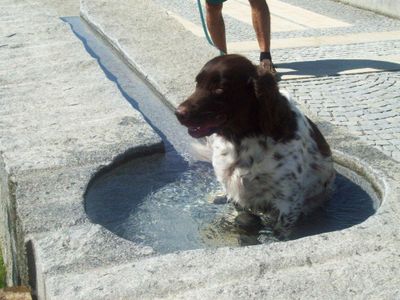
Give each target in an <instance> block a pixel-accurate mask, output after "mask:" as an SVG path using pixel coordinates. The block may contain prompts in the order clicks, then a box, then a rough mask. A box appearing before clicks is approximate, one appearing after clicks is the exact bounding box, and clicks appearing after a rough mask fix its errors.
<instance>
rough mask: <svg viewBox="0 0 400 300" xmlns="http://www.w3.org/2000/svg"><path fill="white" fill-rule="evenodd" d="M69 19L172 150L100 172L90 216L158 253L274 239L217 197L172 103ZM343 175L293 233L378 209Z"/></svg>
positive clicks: (355, 220)
mask: <svg viewBox="0 0 400 300" xmlns="http://www.w3.org/2000/svg"><path fill="white" fill-rule="evenodd" d="M62 19H63V21H65V22H67V23H68V24H70V25H71V28H72V30H73V32H74V33H75V34H76V36H77V37H78V38H79V39H80V40H81V41H82V43H83V44H84V46H85V48H86V50H87V51H88V52H89V53H90V54H91V55H92V56H93V57H94V58H96V59H97V61H98V63H99V65H100V66H101V68H102V70H103V71H104V73H105V74H106V76H107V77H108V78H109V79H110V80H111V81H113V82H114V83H115V84H116V85H117V87H118V89H119V90H120V92H121V94H122V95H123V96H124V97H125V99H126V100H127V101H128V102H129V103H130V104H131V105H132V107H133V108H135V109H136V110H138V111H140V112H141V113H142V114H143V116H144V118H145V119H146V121H147V122H148V123H149V124H150V125H151V126H152V127H153V129H154V130H155V131H156V132H157V133H158V134H159V135H160V136H161V138H162V139H163V141H164V144H165V146H166V153H165V154H156V155H151V156H148V157H144V158H141V159H136V160H133V161H131V162H128V163H126V164H124V165H122V166H120V167H118V168H115V169H113V170H110V171H109V172H108V173H106V174H104V175H102V176H99V178H97V179H96V180H95V181H94V182H93V184H91V186H90V188H89V189H88V191H87V192H86V195H85V209H86V213H87V214H88V216H89V218H90V220H91V221H92V222H94V223H98V224H101V225H102V226H104V227H105V228H107V229H108V230H110V231H112V232H113V233H115V234H117V235H119V236H121V237H123V238H125V239H128V240H131V241H133V242H135V243H139V244H143V245H147V246H151V247H152V248H153V249H154V250H155V251H157V252H158V253H168V252H173V251H178V250H189V249H198V248H206V247H218V246H240V245H252V244H257V243H260V241H262V242H264V243H269V242H274V241H275V239H274V238H273V237H272V236H271V234H270V232H269V231H268V230H265V231H262V232H257V233H256V234H254V233H248V232H243V231H240V230H239V229H237V228H236V226H235V224H234V222H233V215H234V211H233V209H232V207H231V206H230V205H229V204H228V205H216V204H213V203H211V201H209V200H210V199H212V198H213V195H215V194H216V193H217V192H218V190H219V184H218V183H217V182H216V180H215V176H214V174H213V171H212V168H211V166H210V165H209V164H206V163H200V162H195V161H194V160H193V159H191V156H190V154H189V153H190V143H191V141H190V138H189V137H188V135H187V132H186V129H185V128H183V127H182V126H180V125H179V124H178V122H177V121H176V119H175V116H174V114H173V113H172V111H171V110H170V109H169V107H168V106H167V105H166V104H165V103H164V102H163V101H161V99H160V97H159V96H158V95H157V93H155V92H154V91H153V90H152V89H151V88H150V87H149V86H148V85H147V84H146V83H145V81H144V80H143V79H142V77H141V76H140V75H138V74H136V73H135V72H134V71H132V70H131V69H130V68H129V67H128V66H127V65H126V64H125V63H124V62H123V61H122V59H121V58H120V56H119V55H118V54H117V53H116V52H115V51H114V50H113V49H112V48H111V47H110V46H109V45H108V44H107V43H106V42H105V41H104V40H103V39H102V38H101V37H99V36H98V35H97V34H96V33H95V32H94V31H93V30H92V29H91V28H90V27H89V26H88V25H87V24H86V23H85V22H84V21H83V20H82V19H81V18H80V17H68V18H62ZM340 173H341V174H338V176H337V180H336V182H335V185H336V188H335V191H334V194H333V196H332V198H331V199H330V200H329V201H328V202H327V204H326V205H325V206H324V207H323V208H321V209H320V210H318V211H316V212H315V213H314V214H313V215H312V216H311V217H310V218H307V219H306V220H305V221H303V222H302V223H301V224H300V225H299V227H298V230H297V232H296V233H295V234H294V235H293V238H299V237H303V236H307V235H313V234H318V233H322V232H329V231H335V230H341V229H344V228H347V227H350V226H353V225H355V224H359V223H361V222H363V221H364V220H366V219H367V218H368V217H369V216H371V215H372V214H374V213H375V210H376V207H377V201H375V199H374V197H372V198H371V195H370V194H369V193H367V192H365V191H364V189H363V188H361V186H360V185H359V184H356V183H354V182H353V181H352V180H350V179H349V178H348V174H352V172H351V171H346V170H344V169H343V168H342V171H340ZM343 174H346V175H343ZM350 178H351V179H353V180H354V176H350ZM358 180H361V181H362V179H358ZM363 186H368V183H365V182H364V183H363Z"/></svg>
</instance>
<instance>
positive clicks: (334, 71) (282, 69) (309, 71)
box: [278, 59, 400, 77]
mask: <svg viewBox="0 0 400 300" xmlns="http://www.w3.org/2000/svg"><path fill="white" fill-rule="evenodd" d="M278 68H279V70H278V71H279V74H280V76H282V77H283V76H316V77H320V76H327V75H339V74H343V73H365V72H371V71H398V70H400V64H398V63H392V62H388V61H379V60H368V59H324V60H313V61H300V62H289V63H280V64H278Z"/></svg>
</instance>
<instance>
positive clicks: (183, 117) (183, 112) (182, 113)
mask: <svg viewBox="0 0 400 300" xmlns="http://www.w3.org/2000/svg"><path fill="white" fill-rule="evenodd" d="M175 116H176V117H177V118H178V120H179V121H180V122H185V121H187V120H188V118H189V110H188V109H187V108H186V107H185V106H179V107H178V108H177V109H176V110H175Z"/></svg>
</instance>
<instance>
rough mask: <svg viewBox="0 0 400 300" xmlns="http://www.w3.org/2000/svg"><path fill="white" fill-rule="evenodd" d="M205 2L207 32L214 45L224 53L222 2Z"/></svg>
mask: <svg viewBox="0 0 400 300" xmlns="http://www.w3.org/2000/svg"><path fill="white" fill-rule="evenodd" d="M218 2H219V1H214V2H211V1H210V2H208V1H206V20H207V26H208V31H209V32H210V35H211V39H212V41H213V43H214V45H215V46H216V47H217V48H218V49H219V50H221V51H222V52H224V53H227V50H226V36H225V23H224V18H223V16H222V6H223V4H222V1H221V2H220V3H218Z"/></svg>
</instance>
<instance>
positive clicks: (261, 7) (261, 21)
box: [249, 0, 275, 72]
mask: <svg viewBox="0 0 400 300" xmlns="http://www.w3.org/2000/svg"><path fill="white" fill-rule="evenodd" d="M249 2H250V6H251V15H252V21H253V27H254V31H255V32H256V37H257V41H258V46H259V48H260V52H270V50H271V16H270V13H269V8H268V5H267V2H266V0H249ZM261 66H262V67H264V68H265V69H267V70H270V71H273V72H275V69H274V67H273V65H272V61H271V59H263V60H262V61H261Z"/></svg>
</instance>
